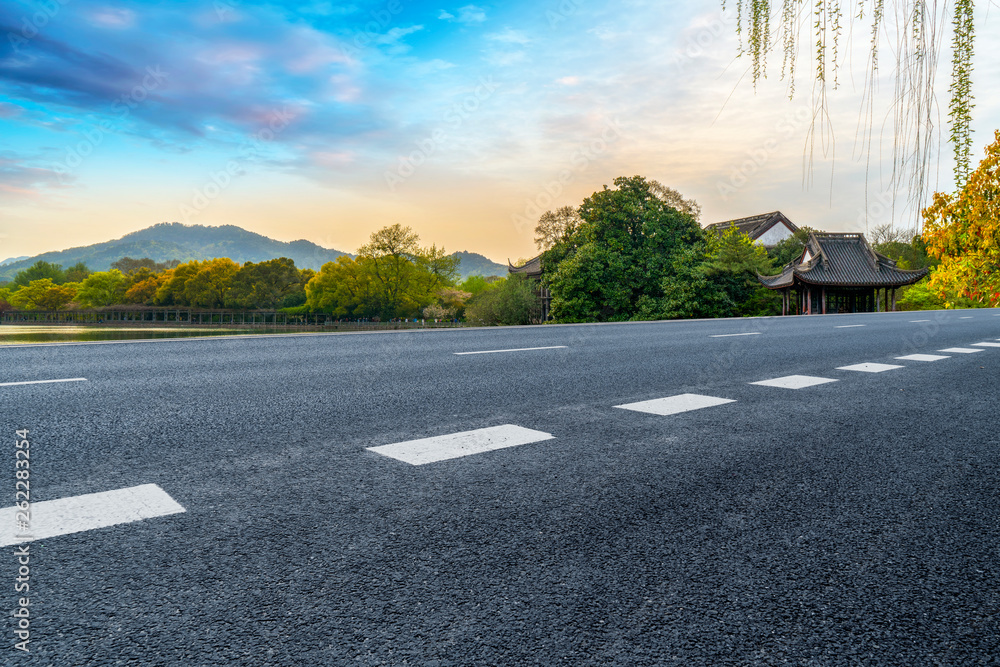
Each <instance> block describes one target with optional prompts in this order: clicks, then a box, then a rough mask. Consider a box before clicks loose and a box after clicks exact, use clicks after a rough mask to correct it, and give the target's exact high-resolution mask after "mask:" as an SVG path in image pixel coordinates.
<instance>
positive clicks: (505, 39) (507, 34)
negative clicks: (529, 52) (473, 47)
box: [486, 28, 531, 44]
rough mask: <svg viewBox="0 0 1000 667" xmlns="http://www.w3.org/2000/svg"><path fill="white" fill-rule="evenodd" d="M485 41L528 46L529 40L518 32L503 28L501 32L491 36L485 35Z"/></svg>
mask: <svg viewBox="0 0 1000 667" xmlns="http://www.w3.org/2000/svg"><path fill="white" fill-rule="evenodd" d="M486 39H489V40H493V41H494V42H502V43H504V44H528V43H529V42H530V41H531V40H530V39H529V38H528V36H527V35H525V34H524V33H523V32H521V31H520V30H511V29H510V28H504V29H503V30H502V31H501V32H495V33H493V34H492V35H487V36H486Z"/></svg>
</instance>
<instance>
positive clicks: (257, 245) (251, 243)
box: [0, 222, 348, 282]
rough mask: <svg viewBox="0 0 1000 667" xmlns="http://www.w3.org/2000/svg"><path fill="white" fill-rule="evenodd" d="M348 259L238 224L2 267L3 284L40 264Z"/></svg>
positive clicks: (154, 230) (166, 232)
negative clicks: (274, 237)
mask: <svg viewBox="0 0 1000 667" xmlns="http://www.w3.org/2000/svg"><path fill="white" fill-rule="evenodd" d="M346 254H348V253H345V252H341V251H339V250H333V249H327V248H324V247H322V246H318V245H316V244H315V243H312V242H310V241H302V240H300V241H292V242H291V243H285V242H283V241H275V240H274V239H270V238H268V237H266V236H262V235H260V234H255V233H254V232H248V231H247V230H245V229H242V228H240V227H236V226H235V225H222V226H220V227H206V226H205V225H182V224H181V223H179V222H162V223H160V224H158V225H153V226H152V227H147V228H146V229H140V230H139V231H137V232H132V233H131V234H126V235H125V236H123V237H121V238H120V239H116V240H114V241H105V242H104V243H95V244H94V245H89V246H82V247H79V248H70V249H68V250H60V251H58V252H46V253H42V254H41V255H36V256H34V257H29V258H26V259H21V258H14V259H15V260H16V261H12V262H11V263H9V264H4V265H2V266H0V282H2V281H5V280H11V279H13V277H14V275H15V274H17V272H18V271H21V270H23V269H26V268H28V267H29V266H31V265H32V264H34V263H35V262H37V261H39V260H43V261H46V262H49V263H52V264H61V265H62V266H63V268H67V267H70V266H72V265H74V264H76V263H77V262H83V263H85V264H86V265H87V268H89V269H90V270H91V271H107V270H108V269H109V268H110V267H111V263H112V262H115V261H117V260H119V259H121V258H122V257H132V258H135V259H141V258H143V257H149V258H151V259H153V260H155V261H157V262H166V261H168V260H171V259H179V260H180V261H182V262H188V261H191V260H192V259H212V258H213V257H228V258H230V259H231V260H233V261H234V262H237V263H238V264H242V263H243V262H263V261H266V260H269V259H275V258H276V257H289V258H291V259H293V260H295V266H297V267H299V268H300V269H306V268H308V269H316V270H319V268H320V267H321V266H322V265H323V264H325V263H326V262H332V261H333V260H335V259H337V258H338V257H340V256H341V255H346Z"/></svg>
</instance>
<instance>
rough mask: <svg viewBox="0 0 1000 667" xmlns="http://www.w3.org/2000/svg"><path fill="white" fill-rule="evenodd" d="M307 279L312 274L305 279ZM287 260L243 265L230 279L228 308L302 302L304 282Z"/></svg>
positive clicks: (291, 261) (291, 262) (293, 265)
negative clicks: (229, 306)
mask: <svg viewBox="0 0 1000 667" xmlns="http://www.w3.org/2000/svg"><path fill="white" fill-rule="evenodd" d="M309 277H310V278H311V277H312V275H310V276H309ZM306 282H308V278H307V279H306V280H305V281H303V275H302V273H301V272H300V271H299V270H298V269H297V268H295V261H294V260H291V259H289V258H288V257H280V258H278V259H271V260H268V261H266V262H258V263H256V264H254V263H253V262H246V263H245V264H243V266H242V267H241V268H240V270H239V271H238V272H237V273H236V275H235V276H234V277H233V280H232V285H231V287H230V291H229V299H228V300H229V305H231V306H233V307H236V308H257V309H262V308H279V307H288V306H297V305H300V304H302V303H305V299H306V296H305V289H304V288H305V283H306Z"/></svg>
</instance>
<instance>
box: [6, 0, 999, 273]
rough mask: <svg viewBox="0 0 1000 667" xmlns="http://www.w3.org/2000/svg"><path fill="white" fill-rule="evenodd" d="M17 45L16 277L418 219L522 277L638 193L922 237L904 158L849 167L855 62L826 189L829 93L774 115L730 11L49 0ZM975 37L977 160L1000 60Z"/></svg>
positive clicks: (11, 193) (16, 37) (13, 60)
mask: <svg viewBox="0 0 1000 667" xmlns="http://www.w3.org/2000/svg"><path fill="white" fill-rule="evenodd" d="M0 24H2V29H0V33H3V34H4V35H5V36H6V37H5V39H3V40H2V41H0V255H2V257H0V259H2V258H3V257H8V256H16V255H31V254H36V253H40V252H43V251H46V250H53V249H60V248H65V247H70V246H75V245H86V244H89V243H95V242H99V241H104V240H108V239H110V238H116V237H119V236H121V235H123V234H125V233H128V232H130V231H134V230H136V229H140V228H143V227H147V226H149V225H152V224H155V223H157V222H163V221H181V222H188V223H199V224H209V225H218V224H236V225H240V226H242V227H245V228H247V229H251V230H253V231H257V232H259V233H262V234H266V235H268V236H271V237H274V238H278V239H281V240H293V239H296V238H307V239H309V240H312V241H315V242H317V243H320V244H322V245H325V246H327V247H335V248H338V249H340V250H348V251H353V250H354V249H356V248H357V246H358V245H360V244H361V243H363V242H364V241H365V240H366V239H367V237H368V235H369V234H370V233H371V232H372V231H374V230H376V229H378V228H380V227H382V226H384V225H387V224H392V223H396V222H400V223H403V224H406V225H410V226H412V227H413V228H414V229H415V230H416V231H417V232H418V233H419V234H420V236H421V239H422V240H423V241H424V242H425V243H428V244H429V243H431V242H435V243H437V244H439V245H442V244H443V245H444V246H445V247H446V248H447V249H449V250H472V251H477V252H481V253H483V254H486V255H487V256H489V257H491V258H493V259H496V260H500V261H503V260H504V259H506V258H508V257H509V258H511V259H515V258H517V257H528V256H531V255H533V254H534V252H535V249H534V245H533V243H532V229H531V228H532V227H533V219H535V218H537V215H538V214H539V213H541V212H542V211H544V210H545V209H546V208H552V207H556V206H560V205H564V204H578V203H579V202H580V201H581V200H582V199H583V197H585V196H587V195H588V194H589V193H591V192H593V191H594V190H597V189H600V187H601V186H602V185H603V184H608V183H610V182H611V180H612V179H613V178H614V177H616V176H622V175H634V174H641V175H644V176H647V177H649V178H655V179H657V180H659V181H661V182H663V183H665V184H667V185H670V186H672V187H674V188H676V189H678V190H680V191H681V192H682V193H683V194H685V195H686V196H688V197H693V198H695V199H697V200H698V201H699V202H700V203H701V204H702V206H703V209H704V215H703V219H702V222H703V223H706V224H707V223H709V222H714V221H717V220H723V219H728V218H732V217H739V216H743V215H751V214H755V213H760V212H764V211H770V210H775V209H780V210H782V211H784V212H785V213H786V214H787V215H789V216H790V217H791V218H792V220H794V221H795V222H797V223H800V224H808V225H811V226H815V227H819V228H824V229H828V230H831V231H855V230H858V229H859V226H860V227H861V228H862V229H861V230H862V231H863V227H864V225H865V224H866V222H879V223H881V222H885V221H888V220H891V219H893V217H895V218H896V222H897V224H904V225H906V224H910V225H912V219H913V217H914V216H913V214H912V211H911V212H900V211H897V212H895V213H892V212H889V213H886V212H883V211H882V210H881V209H880V208H878V207H877V206H876V207H875V208H873V207H872V202H873V201H874V202H876V203H877V202H883V203H886V204H887V203H888V202H890V201H891V200H892V198H893V196H894V195H893V194H892V193H885V192H884V189H885V182H886V173H887V159H886V158H885V153H887V152H888V151H887V149H886V147H885V145H884V144H883V146H882V147H881V148H882V150H883V152H882V153H879V152H878V151H876V155H875V159H874V162H873V164H869V165H867V166H866V164H865V163H864V161H863V160H862V161H860V162H859V161H858V160H856V159H853V158H852V155H851V153H852V148H853V146H854V134H855V131H856V128H857V125H858V109H859V108H860V99H861V98H860V95H861V91H860V84H858V83H856V81H858V80H860V76H861V74H859V72H860V71H861V70H860V69H859V68H858V67H857V63H852V62H846V64H845V68H846V69H845V75H844V81H845V85H844V86H842V87H841V90H840V91H837V93H836V94H835V95H834V96H832V97H831V99H832V100H833V102H832V104H831V114H832V116H831V118H832V122H833V128H834V132H835V134H834V136H835V137H836V155H837V157H836V161H833V160H831V159H828V158H824V157H823V156H822V155H821V154H820V155H818V156H817V157H816V158H815V160H814V168H815V171H814V175H815V179H814V182H813V184H812V185H811V186H810V187H804V186H803V176H804V170H803V151H804V148H805V136H806V133H805V130H806V128H807V127H808V125H809V121H810V119H811V111H810V106H809V100H808V97H807V96H801V95H800V96H797V97H796V98H795V99H794V100H792V101H789V100H788V99H787V95H786V94H785V87H784V85H783V84H782V83H781V82H779V81H778V80H777V79H778V77H777V73H778V72H777V68H772V70H773V71H772V72H771V73H770V75H771V78H770V79H768V81H766V82H764V85H762V86H760V87H759V88H758V90H757V92H756V94H755V93H754V91H753V89H752V88H751V86H750V85H749V83H748V82H747V81H746V80H745V79H744V78H743V75H744V73H745V68H746V63H745V62H743V61H734V54H735V52H736V48H737V44H736V39H735V37H734V30H733V25H734V24H733V17H732V15H731V14H727V13H724V12H723V11H722V8H721V5H720V4H719V3H716V2H711V1H708V2H695V3H683V4H681V3H677V4H673V3H661V2H621V3H600V2H585V1H583V0H561V1H560V0H554V1H552V2H540V3H539V2H523V1H518V0H515V1H513V2H504V3H485V2H481V3H476V4H466V3H456V4H448V3H441V2H434V3H428V2H409V1H406V0H392V1H389V2H384V1H383V2H351V3H337V2H320V3H312V4H304V5H300V4H297V3H295V4H282V3H272V4H259V3H249V2H240V1H237V0H216V1H214V2H169V3H163V2H158V3H103V2H83V1H80V0H64V1H63V2H60V1H59V0H49V1H47V2H22V3H17V2H2V3H0ZM977 28H978V30H979V34H980V37H981V39H980V42H979V43H980V56H979V58H978V59H977V71H976V86H977V87H976V94H977V104H978V107H977V112H976V113H977V123H976V131H977V133H976V135H975V137H974V139H975V141H976V156H977V161H978V156H979V155H981V149H982V146H983V145H985V143H986V142H987V140H988V139H989V138H990V137H991V136H992V129H993V127H994V126H996V125H997V124H998V123H997V118H1000V113H998V111H1000V107H998V104H997V100H996V98H995V97H994V94H993V93H992V90H991V86H990V82H991V81H992V82H995V81H996V80H997V79H996V75H997V63H998V62H1000V58H997V57H996V56H997V55H1000V54H998V53H996V47H995V46H993V45H991V44H989V40H986V39H982V36H983V35H984V34H986V32H987V31H988V29H989V19H988V18H987V17H986V16H985V14H984V15H983V16H982V17H981V20H980V22H979V24H977ZM863 41H864V40H856V42H858V43H860V42H863ZM859 49H860V47H858V45H857V44H855V45H854V49H853V50H854V51H857V52H858V53H859V54H861V55H859V57H858V59H859V60H863V53H862V50H859ZM851 52H852V50H851V49H850V48H847V49H845V53H847V54H848V55H850V54H851ZM803 62H804V61H803ZM776 64H778V63H776ZM804 66H808V65H804ZM886 69H888V68H886ZM947 74H948V70H947V67H946V66H945V67H942V68H941V72H940V73H939V80H940V82H941V85H940V89H941V91H942V95H944V94H945V93H944V91H946V88H947ZM852 77H854V78H852ZM800 86H801V87H802V89H806V94H808V90H807V85H806V83H805V82H804V80H803V81H800ZM891 90H892V89H891V86H890V85H888V84H886V85H884V86H883V88H882V92H881V93H880V99H881V100H882V101H884V100H885V98H887V96H888V95H890V94H891ZM942 99H946V98H944V97H942ZM942 113H943V112H942ZM875 122H878V123H879V124H881V122H882V121H881V120H880V119H876V121H875ZM943 124H944V119H943V118H942V119H941V125H942V126H943ZM945 150H947V149H946V147H945ZM828 157H829V156H828ZM831 168H832V171H831ZM950 168H951V167H950V163H949V162H948V159H947V155H945V156H944V157H942V159H941V166H940V172H939V173H940V177H939V180H938V182H937V185H938V187H939V188H941V189H950V187H951V182H950ZM932 185H933V183H932ZM866 190H867V192H868V195H867V196H868V199H867V204H866V198H865V197H866ZM866 205H867V207H868V213H867V214H866V213H865V207H866ZM867 218H870V219H871V220H870V221H869V220H867Z"/></svg>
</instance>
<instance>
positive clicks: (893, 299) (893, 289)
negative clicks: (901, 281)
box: [892, 287, 896, 312]
mask: <svg viewBox="0 0 1000 667" xmlns="http://www.w3.org/2000/svg"><path fill="white" fill-rule="evenodd" d="M892 312H896V288H895V287H893V288H892Z"/></svg>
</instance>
